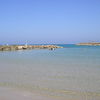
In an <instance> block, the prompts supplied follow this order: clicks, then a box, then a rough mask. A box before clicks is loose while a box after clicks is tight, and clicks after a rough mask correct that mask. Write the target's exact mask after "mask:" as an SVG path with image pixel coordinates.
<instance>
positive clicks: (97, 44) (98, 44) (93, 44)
mask: <svg viewBox="0 0 100 100" xmlns="http://www.w3.org/2000/svg"><path fill="white" fill-rule="evenodd" d="M76 45H83V46H85V45H87V46H100V43H99V42H89V43H78V44H76Z"/></svg>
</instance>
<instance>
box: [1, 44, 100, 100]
mask: <svg viewBox="0 0 100 100" xmlns="http://www.w3.org/2000/svg"><path fill="white" fill-rule="evenodd" d="M57 45H58V46H62V47H64V48H58V49H55V50H48V49H33V50H23V51H22V50H19V51H3V52H0V87H10V88H17V89H22V90H26V91H30V92H36V93H40V94H41V95H45V96H52V97H54V98H61V100H100V46H77V45H74V44H57Z"/></svg>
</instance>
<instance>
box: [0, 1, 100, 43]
mask: <svg viewBox="0 0 100 100" xmlns="http://www.w3.org/2000/svg"><path fill="white" fill-rule="evenodd" d="M91 41H96V42H100V0H0V44H6V43H9V44H10V43H14V44H16V43H25V42H28V43H35V44H36V43H78V42H91Z"/></svg>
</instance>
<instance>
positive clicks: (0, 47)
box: [0, 45, 63, 51]
mask: <svg viewBox="0 0 100 100" xmlns="http://www.w3.org/2000/svg"><path fill="white" fill-rule="evenodd" d="M56 48H63V47H61V46H57V45H0V51H15V50H28V49H49V50H54V49H56Z"/></svg>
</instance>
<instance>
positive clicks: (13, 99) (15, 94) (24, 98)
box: [0, 87, 61, 100]
mask: <svg viewBox="0 0 100 100" xmlns="http://www.w3.org/2000/svg"><path fill="white" fill-rule="evenodd" d="M0 100H61V99H59V98H52V97H48V96H44V95H40V94H38V93H31V92H28V91H22V90H18V89H13V88H6V87H0Z"/></svg>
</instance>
